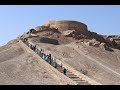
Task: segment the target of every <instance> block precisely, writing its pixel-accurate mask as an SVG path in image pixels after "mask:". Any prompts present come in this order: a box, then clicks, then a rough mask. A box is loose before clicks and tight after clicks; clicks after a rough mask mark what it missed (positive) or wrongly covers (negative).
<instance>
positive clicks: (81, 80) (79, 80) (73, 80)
mask: <svg viewBox="0 0 120 90" xmlns="http://www.w3.org/2000/svg"><path fill="white" fill-rule="evenodd" d="M72 80H73V81H84V80H82V79H76V78H75V79H72Z"/></svg>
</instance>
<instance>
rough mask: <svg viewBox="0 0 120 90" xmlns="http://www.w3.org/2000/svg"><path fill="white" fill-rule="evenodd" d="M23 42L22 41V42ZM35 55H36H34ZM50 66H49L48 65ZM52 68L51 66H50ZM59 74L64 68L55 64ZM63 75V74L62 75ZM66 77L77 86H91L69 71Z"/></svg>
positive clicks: (27, 43)
mask: <svg viewBox="0 0 120 90" xmlns="http://www.w3.org/2000/svg"><path fill="white" fill-rule="evenodd" d="M22 42H23V41H22ZM23 43H25V44H26V45H27V46H28V45H29V42H28V41H26V42H23ZM36 54H37V53H36ZM50 65H51V64H50ZM51 66H52V65H51ZM56 69H57V70H58V71H59V72H60V73H63V69H64V67H61V66H60V65H59V64H58V63H57V68H56ZM63 74H64V73H63ZM66 76H67V77H69V78H70V79H71V80H73V81H75V82H76V83H77V85H91V84H89V83H88V82H87V81H85V80H83V79H82V78H80V77H78V76H76V75H75V74H74V73H72V72H71V71H69V70H67V71H66Z"/></svg>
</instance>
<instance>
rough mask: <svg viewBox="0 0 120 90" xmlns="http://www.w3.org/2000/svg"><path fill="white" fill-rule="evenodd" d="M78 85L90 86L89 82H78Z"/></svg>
mask: <svg viewBox="0 0 120 90" xmlns="http://www.w3.org/2000/svg"><path fill="white" fill-rule="evenodd" d="M77 85H90V84H89V83H88V82H77Z"/></svg>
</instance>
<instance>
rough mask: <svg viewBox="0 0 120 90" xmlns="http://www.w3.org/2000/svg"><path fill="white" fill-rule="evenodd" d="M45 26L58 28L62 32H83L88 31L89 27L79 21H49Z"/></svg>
mask: <svg viewBox="0 0 120 90" xmlns="http://www.w3.org/2000/svg"><path fill="white" fill-rule="evenodd" d="M44 26H49V27H50V28H58V29H61V30H82V31H88V29H87V25H85V24H84V23H81V22H77V21H70V20H61V21H54V20H52V21H47V22H46V23H45V24H44Z"/></svg>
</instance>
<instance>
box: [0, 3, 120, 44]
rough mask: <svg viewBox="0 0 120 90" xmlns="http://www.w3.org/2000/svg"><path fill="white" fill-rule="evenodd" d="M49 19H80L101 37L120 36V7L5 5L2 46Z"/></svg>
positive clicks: (1, 11) (1, 14)
mask: <svg viewBox="0 0 120 90" xmlns="http://www.w3.org/2000/svg"><path fill="white" fill-rule="evenodd" d="M48 20H76V21H79V22H83V23H85V24H87V26H88V29H89V30H90V31H93V32H97V33H98V34H106V35H108V34H117V35H120V5H1V6H0V46H1V45H3V44H6V43H7V42H8V41H10V40H12V39H14V38H16V37H17V36H18V35H21V34H23V33H24V32H26V31H27V30H28V29H30V28H34V27H36V26H41V25H42V24H43V23H44V22H46V21H48Z"/></svg>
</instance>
